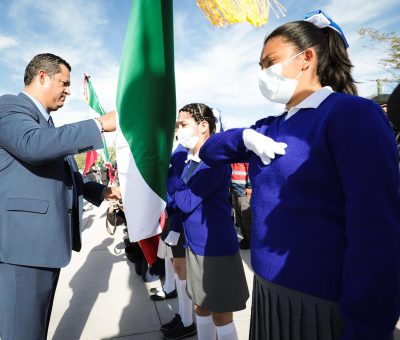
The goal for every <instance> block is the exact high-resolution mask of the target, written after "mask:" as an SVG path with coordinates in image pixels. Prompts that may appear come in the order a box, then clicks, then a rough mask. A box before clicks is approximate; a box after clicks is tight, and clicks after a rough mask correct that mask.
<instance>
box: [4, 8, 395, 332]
mask: <svg viewBox="0 0 400 340" xmlns="http://www.w3.org/2000/svg"><path fill="white" fill-rule="evenodd" d="M348 47H349V46H348V42H347V40H346V38H345V35H344V33H343V31H342V30H341V28H340V27H339V26H338V25H337V24H336V23H335V22H334V21H333V20H332V19H331V18H330V17H328V16H327V15H325V14H324V13H323V12H322V11H317V12H314V13H311V14H310V15H308V16H307V17H306V20H303V21H294V22H289V23H286V24H284V25H282V26H279V27H278V28H276V29H275V30H274V31H272V32H271V33H270V34H269V35H268V36H267V37H266V38H265V40H264V44H263V47H262V50H261V56H260V61H259V64H260V67H261V70H260V73H259V86H260V90H261V93H262V94H263V95H264V96H265V97H266V99H268V100H269V101H272V102H276V103H280V104H284V105H285V110H284V111H283V112H282V113H281V114H276V115H274V116H268V117H266V118H264V119H261V120H259V121H257V122H255V124H254V125H253V126H251V127H250V128H236V129H230V130H227V131H221V132H218V133H216V131H217V128H216V125H217V119H216V117H215V115H214V113H213V110H212V109H211V108H210V107H209V106H207V105H205V104H203V103H190V104H187V105H185V106H183V107H182V108H180V109H179V111H178V120H177V125H176V140H175V142H174V148H173V152H172V155H171V164H170V168H169V171H168V179H167V208H166V215H167V222H166V224H165V227H164V230H163V232H162V235H161V240H162V241H161V242H160V243H159V249H158V256H159V257H162V258H164V259H165V280H164V283H163V286H162V288H161V290H159V291H158V290H155V291H153V293H154V294H153V295H152V296H151V298H152V299H153V300H156V301H157V300H160V299H167V298H174V297H176V296H177V298H178V301H179V303H178V306H179V308H178V311H176V314H175V316H174V318H173V319H172V320H171V321H170V322H168V323H166V324H163V325H162V327H161V331H162V332H163V337H164V339H184V338H186V337H190V336H193V335H194V334H196V333H197V337H198V339H199V340H212V339H217V338H218V339H219V340H231V339H232V340H234V339H237V338H238V336H237V331H236V328H235V324H234V321H233V312H235V311H239V310H242V309H244V308H246V301H247V300H248V298H249V288H248V286H247V283H246V279H245V275H244V269H243V264H242V259H241V256H240V251H239V249H240V248H242V249H247V248H250V251H251V264H252V269H253V271H254V282H253V287H252V307H251V324H250V334H249V338H250V339H252V340H253V339H254V340H264V339H271V340H281V339H282V340H285V339H290V340H291V339H303V340H304V339H305V340H309V339H321V340H325V339H340V340H389V339H392V338H393V331H394V328H395V325H396V322H397V320H398V318H399V312H400V253H399V244H400V224H399V221H400V183H399V182H400V177H399V175H400V172H399V154H398V148H397V144H396V138H395V133H394V132H393V128H394V127H395V124H396V123H394V122H393V120H392V124H391V123H390V121H389V119H388V117H387V116H386V114H385V112H384V111H383V110H382V108H381V107H380V106H379V105H378V104H376V103H374V102H373V101H372V100H369V99H365V98H361V97H359V96H357V89H356V86H355V82H354V80H353V77H352V74H351V69H352V64H351V61H350V59H349V56H348V52H347V49H348ZM70 70H71V68H70V66H69V65H68V63H66V62H65V61H64V60H63V59H61V58H59V57H56V56H53V55H49V54H46V55H39V56H36V57H35V58H34V59H33V60H32V61H31V62H30V63H29V64H28V66H27V69H26V72H25V85H26V86H25V89H24V92H23V93H21V94H20V95H18V96H11V95H7V96H3V97H1V98H0V128H1V131H2V134H0V174H1V175H2V178H3V179H4V181H3V183H6V184H2V186H1V187H0V188H1V189H0V193H1V194H2V197H3V198H4V199H3V200H2V201H1V203H0V209H1V211H2V213H1V219H0V235H1V238H0V289H1V294H0V338H1V339H3V340H9V339H16V340H19V339H45V338H46V335H47V327H48V321H49V318H50V314H51V306H52V301H53V297H54V292H55V288H56V285H57V279H58V275H59V268H60V267H62V266H64V265H66V264H67V263H68V261H69V258H70V252H71V247H72V248H74V249H78V250H79V248H80V231H79V230H80V229H79V224H80V218H81V206H80V205H81V199H82V195H83V196H84V197H85V198H86V199H88V200H89V201H91V202H93V203H95V204H96V205H99V204H100V202H101V201H102V199H117V200H118V199H120V194H119V191H118V190H117V189H116V188H114V187H106V186H103V185H101V184H99V183H96V184H94V183H93V181H86V180H85V178H82V176H81V175H80V174H79V172H77V170H76V164H75V163H74V161H73V160H72V159H71V158H69V156H68V155H70V154H74V153H77V152H79V150H90V149H93V148H94V149H98V148H101V146H102V133H103V132H104V131H105V132H107V131H113V130H115V112H110V113H108V114H106V115H105V116H103V117H101V118H99V119H98V120H97V121H93V120H88V121H84V122H80V123H75V124H68V125H65V126H63V127H60V128H54V125H53V124H52V120H51V117H50V116H49V113H50V112H51V111H55V110H57V109H58V108H60V107H62V106H63V103H64V100H65V97H66V96H67V95H68V94H69V72H70ZM391 99H392V98H389V100H388V102H389V103H390V102H391ZM392 102H393V100H392ZM395 102H398V99H396V100H395ZM388 106H389V105H388ZM397 110H398V109H397ZM398 114H400V112H397V115H398ZM388 115H389V118H390V117H391V115H392V117H396V115H393V111H391V112H389V113H388ZM3 131H4V133H3ZM32 194H33V196H32ZM68 197H72V199H71V200H68ZM71 202H72V203H71ZM232 205H233V207H234V211H235V221H236V223H237V226H238V228H239V229H240V230H241V234H242V236H243V239H242V240H241V241H240V243H239V242H238V238H237V232H236V230H235V226H234V220H233V219H232ZM249 206H251V212H250V209H249ZM28 220H29V223H27V221H28ZM71 230H72V232H70V231H71ZM26 243H28V244H29V247H28V248H23V247H24V244H26ZM32 244H34V245H35V246H34V247H32V246H31V245H32ZM24 249H25V251H24ZM26 250H28V251H26ZM49 254H51V256H49ZM227 283H228V284H227ZM33 286H34V287H36V288H37V289H32V287H33ZM10 311H11V312H10ZM193 311H194V315H195V319H193Z"/></svg>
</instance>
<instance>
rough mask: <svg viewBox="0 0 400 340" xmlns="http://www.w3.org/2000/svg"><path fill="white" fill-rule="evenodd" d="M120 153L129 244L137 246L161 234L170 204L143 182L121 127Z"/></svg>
mask: <svg viewBox="0 0 400 340" xmlns="http://www.w3.org/2000/svg"><path fill="white" fill-rule="evenodd" d="M116 149H117V165H118V176H119V182H120V189H121V196H122V201H123V204H124V207H125V209H124V212H125V217H126V222H127V226H128V235H129V240H130V241H131V242H137V241H140V240H143V239H146V238H149V237H152V236H154V235H157V234H159V233H161V227H160V223H159V219H160V216H161V214H162V212H163V211H164V209H165V206H166V203H165V201H163V200H162V199H161V198H160V197H159V196H158V195H157V194H156V193H155V192H154V191H153V190H152V189H151V188H150V187H149V185H148V184H147V183H146V182H145V180H144V179H143V177H142V175H141V174H140V172H139V170H138V168H137V166H136V162H135V160H134V159H133V156H132V152H131V150H130V148H129V145H128V143H127V141H126V139H125V137H124V135H123V134H122V132H121V130H120V128H119V126H118V128H117V145H116ZM138 212H139V213H138Z"/></svg>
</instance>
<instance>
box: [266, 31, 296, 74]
mask: <svg viewBox="0 0 400 340" xmlns="http://www.w3.org/2000/svg"><path fill="white" fill-rule="evenodd" d="M299 52H301V51H299V50H297V48H296V47H295V46H294V45H293V44H290V43H289V42H287V41H285V40H284V39H282V38H280V37H275V38H272V39H270V40H268V42H267V43H266V44H265V46H264V48H263V50H262V51H261V57H260V63H259V64H260V66H261V68H262V69H265V68H268V67H270V66H272V65H275V64H277V63H285V62H286V61H288V60H290V58H292V57H293V56H294V55H296V54H297V53H299ZM303 62H304V56H303V55H299V56H297V57H296V58H294V59H293V60H291V61H290V62H289V63H287V64H285V65H284V67H283V72H282V75H283V76H284V77H287V78H295V77H296V76H297V75H298V74H299V72H300V71H301V68H302V65H303Z"/></svg>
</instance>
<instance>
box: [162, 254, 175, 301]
mask: <svg viewBox="0 0 400 340" xmlns="http://www.w3.org/2000/svg"><path fill="white" fill-rule="evenodd" d="M163 288H164V291H165V293H167V294H169V293H171V292H172V291H173V290H174V289H175V278H174V266H173V265H172V261H171V259H168V258H165V282H164V285H163Z"/></svg>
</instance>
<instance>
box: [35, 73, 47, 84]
mask: <svg viewBox="0 0 400 340" xmlns="http://www.w3.org/2000/svg"><path fill="white" fill-rule="evenodd" d="M46 77H47V73H46V72H45V71H43V70H40V71H39V72H38V74H37V79H38V80H39V83H40V85H43V84H44V82H45V80H46Z"/></svg>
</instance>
